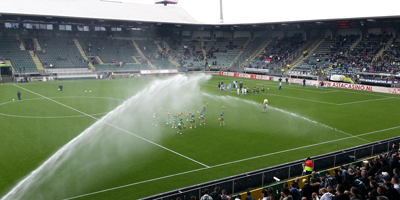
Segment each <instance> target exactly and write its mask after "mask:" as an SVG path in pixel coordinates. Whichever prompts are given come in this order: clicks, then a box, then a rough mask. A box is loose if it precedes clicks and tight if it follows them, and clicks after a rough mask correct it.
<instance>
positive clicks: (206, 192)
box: [200, 189, 213, 200]
mask: <svg viewBox="0 0 400 200" xmlns="http://www.w3.org/2000/svg"><path fill="white" fill-rule="evenodd" d="M203 193H204V195H203V196H202V197H201V198H200V200H213V198H212V197H211V196H210V195H208V189H204V191H203Z"/></svg>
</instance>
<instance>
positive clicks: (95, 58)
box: [94, 56, 104, 65]
mask: <svg viewBox="0 0 400 200" xmlns="http://www.w3.org/2000/svg"><path fill="white" fill-rule="evenodd" d="M94 60H95V61H97V63H99V64H100V65H104V62H103V61H102V60H101V58H100V57H99V56H95V57H94Z"/></svg>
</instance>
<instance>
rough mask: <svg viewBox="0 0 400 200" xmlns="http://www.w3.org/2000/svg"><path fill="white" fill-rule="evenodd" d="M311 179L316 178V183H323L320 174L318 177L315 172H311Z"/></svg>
mask: <svg viewBox="0 0 400 200" xmlns="http://www.w3.org/2000/svg"><path fill="white" fill-rule="evenodd" d="M311 178H315V181H316V182H321V179H320V177H319V173H318V175H317V173H316V172H315V171H313V172H311Z"/></svg>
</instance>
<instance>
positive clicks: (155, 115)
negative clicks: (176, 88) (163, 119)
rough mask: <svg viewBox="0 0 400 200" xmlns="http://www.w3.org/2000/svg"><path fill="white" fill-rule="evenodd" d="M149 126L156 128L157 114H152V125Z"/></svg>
mask: <svg viewBox="0 0 400 200" xmlns="http://www.w3.org/2000/svg"><path fill="white" fill-rule="evenodd" d="M151 125H152V126H157V113H154V114H153V123H152V124H151Z"/></svg>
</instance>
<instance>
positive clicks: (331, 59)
mask: <svg viewBox="0 0 400 200" xmlns="http://www.w3.org/2000/svg"><path fill="white" fill-rule="evenodd" d="M359 37H360V36H359V35H348V36H342V35H339V36H337V37H336V38H335V39H325V40H324V42H323V43H321V44H320V45H319V46H318V47H317V48H316V50H315V51H314V52H312V54H311V55H309V56H308V57H307V58H306V59H304V60H303V62H302V63H300V64H299V65H297V66H296V67H295V68H294V69H293V70H292V71H294V72H295V71H297V72H300V73H303V74H319V73H320V72H322V73H324V72H326V70H327V69H328V68H329V67H331V65H332V64H334V63H335V62H336V58H338V57H339V56H340V55H343V54H344V53H345V52H346V50H347V49H349V47H350V46H351V45H352V44H353V43H354V42H355V41H356V40H357V39H358V38H359Z"/></svg>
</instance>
